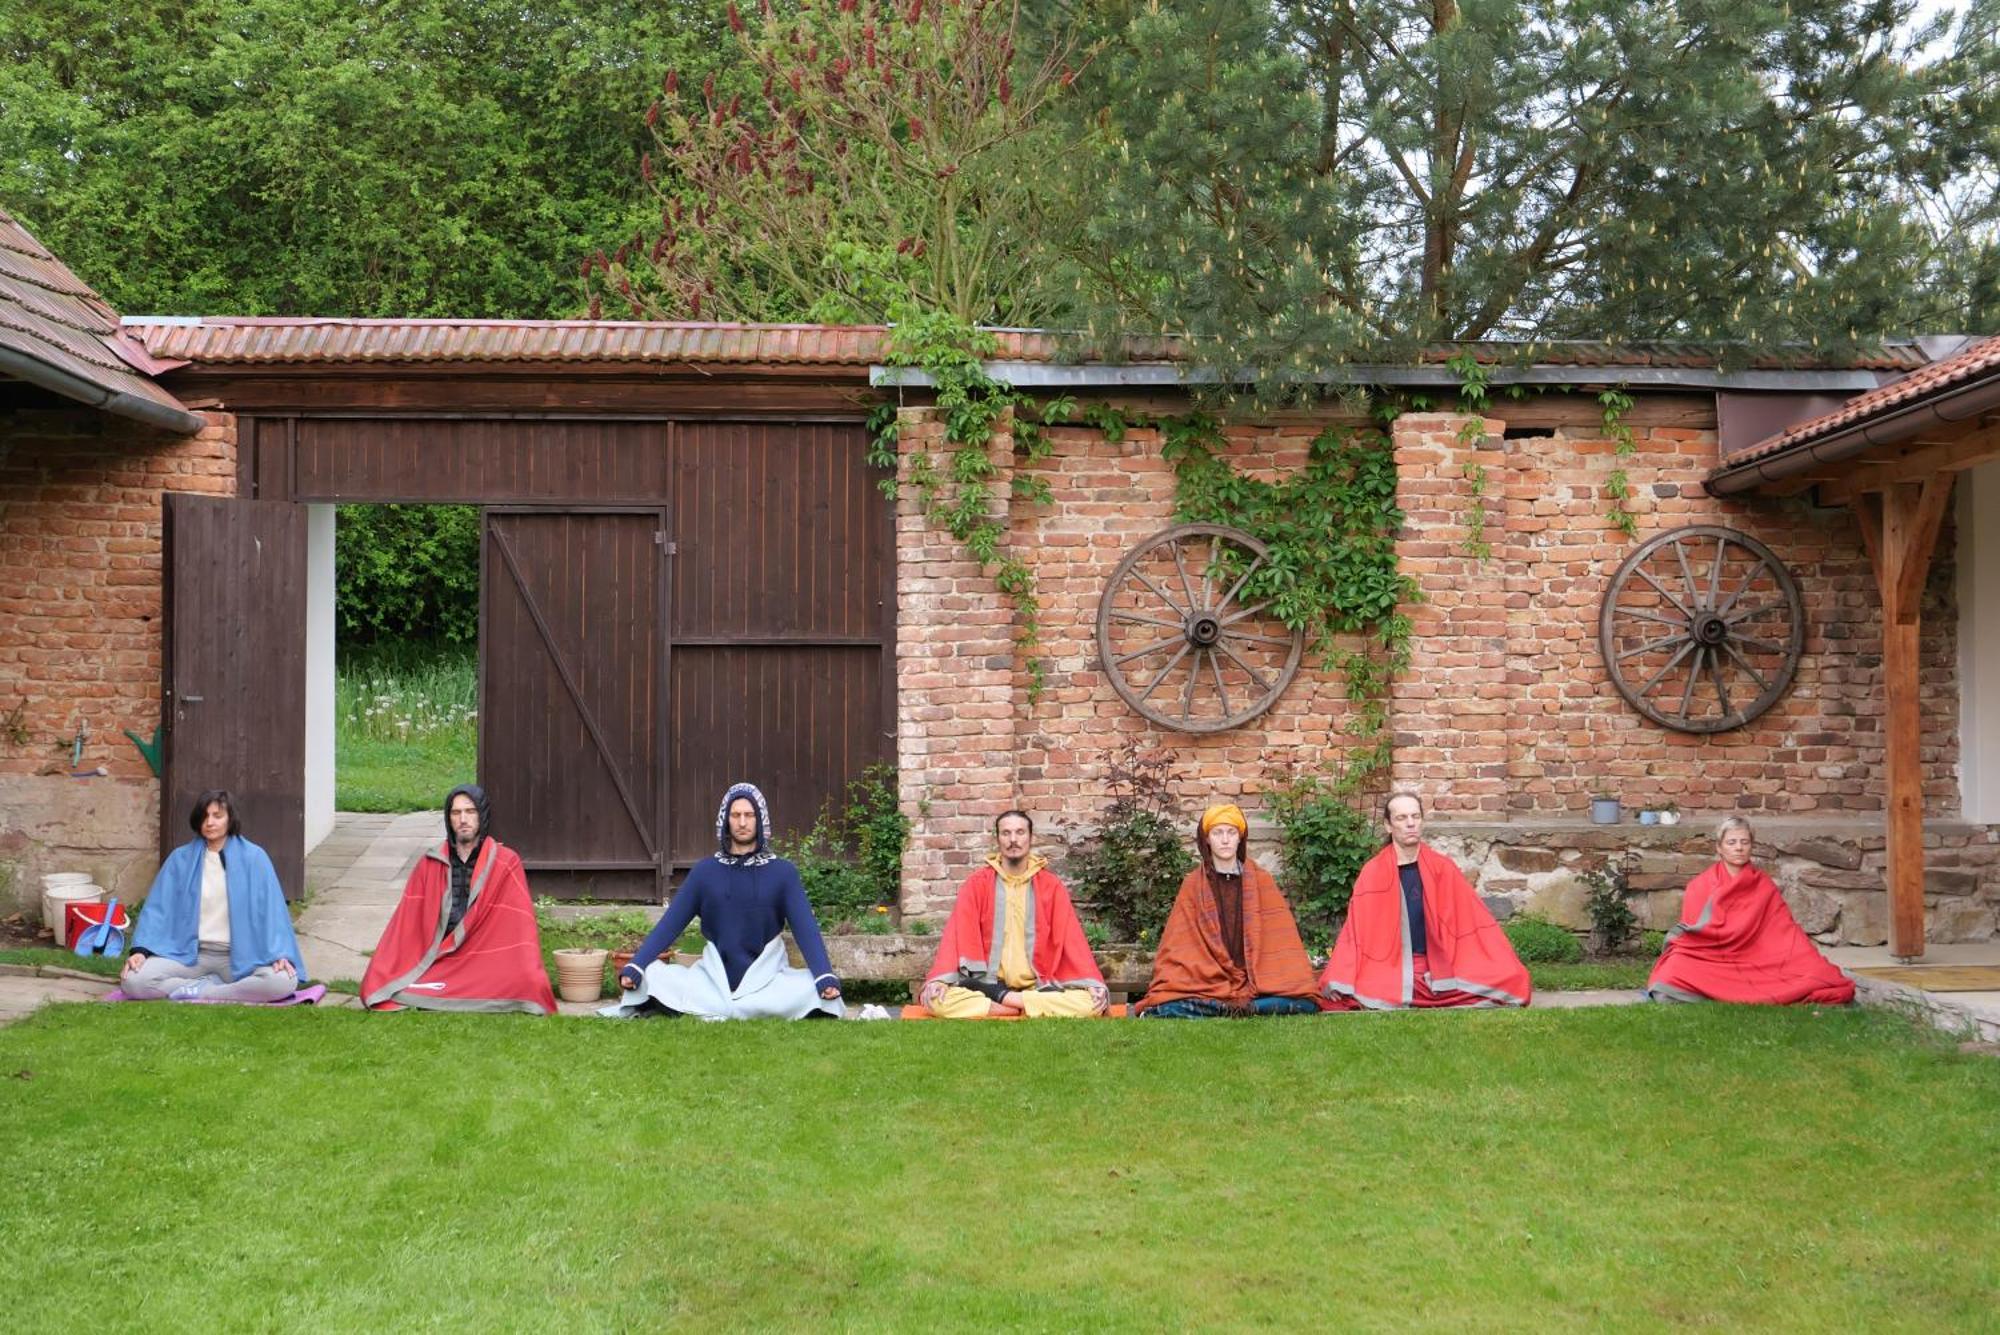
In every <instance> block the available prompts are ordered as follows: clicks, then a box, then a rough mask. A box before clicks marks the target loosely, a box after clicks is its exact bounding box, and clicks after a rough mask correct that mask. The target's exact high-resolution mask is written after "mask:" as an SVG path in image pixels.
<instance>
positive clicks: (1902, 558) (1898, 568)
mask: <svg viewBox="0 0 2000 1335" xmlns="http://www.w3.org/2000/svg"><path fill="white" fill-rule="evenodd" d="M1954 477H1955V475H1954V474H1952V473H1937V474H1933V475H1932V476H1931V477H1928V478H1925V479H1924V480H1923V481H1921V482H1898V483H1895V484H1892V485H1891V486H1889V487H1888V488H1886V489H1885V490H1884V491H1883V492H1882V493H1880V494H1878V493H1874V492H1870V493H1866V494H1864V495H1861V496H1858V497H1856V498H1855V500H1856V504H1855V513H1856V515H1857V516H1858V517H1859V518H1860V520H1861V533H1862V539H1863V541H1864V542H1865V543H1866V544H1867V547H1868V555H1869V558H1870V560H1871V561H1872V562H1873V564H1874V567H1875V581H1876V584H1877V586H1878V587H1879V588H1880V589H1881V592H1882V678H1883V684H1884V687H1885V690H1886V693H1887V697H1888V700H1887V704H1888V733H1887V736H1886V737H1885V738H1884V756H1885V760H1886V768H1887V770H1888V789H1889V791H1888V795H1887V802H1886V810H1885V813H1884V814H1885V818H1886V824H1887V827H1888V845H1889V848H1888V854H1889V866H1888V880H1889V953H1890V954H1891V955H1894V956H1895V957H1896V958H1898V959H1902V960H1914V959H1919V958H1921V957H1922V955H1923V953H1924V780H1923V760H1922V754H1921V746H1920V743H1921V740H1922V736H1923V724H1922V716H1921V713H1920V710H1919V707H1918V676H1919V674H1918V670H1917V641H1918V632H1919V631H1920V630H1921V629H1922V626H1921V621H1920V618H1919V613H1920V611H1921V610H1922V601H1923V592H1924V577H1925V575H1926V574H1928V573H1929V570H1930V563H1931V550H1932V548H1933V547H1935V546H1936V545H1937V535H1938V529H1939V527H1940V526H1941V525H1942V524H1943V523H1944V513H1945V507H1946V506H1947V505H1949V504H1950V502H1951V484H1952V481H1953V480H1954Z"/></svg>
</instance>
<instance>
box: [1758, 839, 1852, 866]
mask: <svg viewBox="0 0 2000 1335" xmlns="http://www.w3.org/2000/svg"><path fill="white" fill-rule="evenodd" d="M1778 851H1779V852H1780V853H1786V854H1789V855H1790V856H1792V857H1795V858H1808V859H1810V860H1811V861H1814V862H1817V863H1819V864H1820V865H1821V866H1825V867H1840V868H1843V869H1845V870H1847V871H1854V870H1857V869H1858V868H1859V867H1860V866H1861V849H1860V847H1859V846H1858V845H1855V844H1843V843H1840V842H1839V841H1837V840H1833V839H1810V838H1809V839H1789V840H1786V841H1784V842H1782V843H1780V844H1779V845H1778Z"/></svg>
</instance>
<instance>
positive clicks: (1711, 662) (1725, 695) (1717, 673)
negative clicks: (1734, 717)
mask: <svg viewBox="0 0 2000 1335" xmlns="http://www.w3.org/2000/svg"><path fill="white" fill-rule="evenodd" d="M1708 675H1709V676H1711V677H1713V678H1714V679H1715V699H1716V702H1717V703H1718V704H1720V705H1721V706H1722V717H1724V718H1728V717H1729V716H1730V715H1731V714H1734V713H1735V712H1736V706H1734V705H1732V704H1730V703H1729V688H1728V687H1727V686H1725V685H1724V684H1723V682H1722V655H1721V654H1719V653H1717V652H1716V651H1715V650H1714V649H1710V650H1709V651H1708Z"/></svg>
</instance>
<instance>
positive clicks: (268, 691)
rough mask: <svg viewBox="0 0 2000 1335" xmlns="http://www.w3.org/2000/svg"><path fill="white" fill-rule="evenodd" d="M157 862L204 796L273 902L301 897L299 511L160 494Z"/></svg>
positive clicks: (302, 530) (184, 837) (302, 555)
mask: <svg viewBox="0 0 2000 1335" xmlns="http://www.w3.org/2000/svg"><path fill="white" fill-rule="evenodd" d="M164 499H165V515H164V522H163V531H162V542H161V547H162V550H163V552H164V554H165V567H164V570H163V572H162V578H161V587H162V590H163V600H164V618H163V620H164V636H163V638H164V648H163V654H162V658H163V667H164V671H163V674H162V675H163V682H162V685H163V687H164V692H163V695H162V698H161V703H160V717H161V719H162V721H163V725H164V727H163V737H164V748H163V751H162V755H161V763H160V849H161V853H162V855H163V856H164V854H165V853H166V852H167V851H168V850H169V849H173V848H177V847H179V846H180V845H181V844H184V843H186V842H187V841H188V840H189V839H191V838H193V837H194V836H193V832H192V831H190V830H189V829H188V824H187V817H188V812H189V810H190V809H191V808H192V807H193V805H194V800H195V798H196V797H198V796H200V794H201V792H202V791H203V790H204V789H208V788H227V789H228V790H229V791H230V792H231V794H233V795H234V796H235V798H236V802H237V807H238V810H239V813H240V814H241V816H242V818H243V833H244V835H245V837H247V838H248V839H250V840H251V841H252V842H254V843H256V844H258V845H259V846H260V847H262V848H263V849H264V851H265V852H267V853H269V854H270V855H271V863H272V865H273V866H274V867H276V868H277V872H278V883H279V884H280V885H282V886H283V887H284V889H285V895H286V897H287V898H293V899H296V898H297V897H298V896H299V895H300V894H301V893H303V892H304V890H305V784H306V664H305V645H306V603H305V588H306V512H305V507H304V506H299V505H293V504H291V503H289V502H286V501H246V500H236V499H234V498H230V497H218V496H196V495H187V494H184V493H178V492H169V493H167V495H166V497H165V498H164Z"/></svg>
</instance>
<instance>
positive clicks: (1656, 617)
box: [1612, 607, 1688, 631]
mask: <svg viewBox="0 0 2000 1335" xmlns="http://www.w3.org/2000/svg"><path fill="white" fill-rule="evenodd" d="M1612 615H1613V616H1621V617H1638V618H1639V619H1640V620H1641V621H1657V622H1659V623H1660V624H1661V625H1662V626H1672V627H1674V628H1675V629H1677V630H1683V631H1685V630H1686V629H1687V628H1688V625H1687V620H1686V618H1684V617H1669V616H1661V615H1660V614H1659V613H1658V612H1648V611H1646V610H1645V609H1644V608H1640V607H1621V608H1619V609H1618V610H1617V611H1616V612H1614V613H1612Z"/></svg>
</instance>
